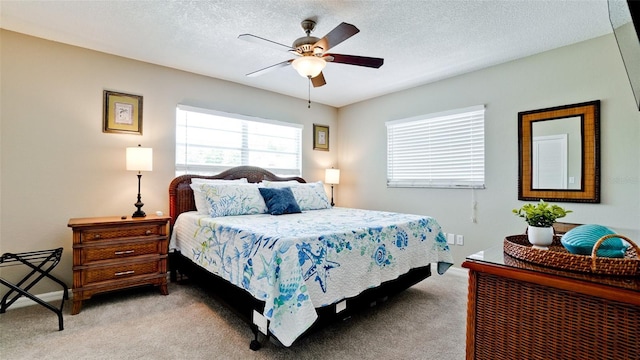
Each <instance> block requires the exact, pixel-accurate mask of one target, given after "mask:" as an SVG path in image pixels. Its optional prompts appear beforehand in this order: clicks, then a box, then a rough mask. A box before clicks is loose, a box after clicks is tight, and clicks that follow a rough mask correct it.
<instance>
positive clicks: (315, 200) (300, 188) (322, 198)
mask: <svg viewBox="0 0 640 360" xmlns="http://www.w3.org/2000/svg"><path fill="white" fill-rule="evenodd" d="M262 183H263V184H264V186H265V187H278V188H281V187H291V192H292V193H293V197H294V198H295V199H296V202H297V203H298V205H299V206H300V210H302V211H305V210H319V209H330V208H331V204H330V203H329V198H328V197H327V193H326V192H325V191H324V185H323V184H322V181H318V182H314V183H299V182H297V181H296V184H297V185H296V184H293V183H289V182H288V181H263V182H262Z"/></svg>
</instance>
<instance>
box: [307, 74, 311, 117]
mask: <svg viewBox="0 0 640 360" xmlns="http://www.w3.org/2000/svg"><path fill="white" fill-rule="evenodd" d="M308 85H309V97H308V99H309V104H308V105H307V109H311V76H309V83H308Z"/></svg>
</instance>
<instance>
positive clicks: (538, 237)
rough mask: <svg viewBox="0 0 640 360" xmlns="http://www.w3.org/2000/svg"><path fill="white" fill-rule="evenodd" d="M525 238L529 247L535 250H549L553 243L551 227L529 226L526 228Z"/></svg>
mask: <svg viewBox="0 0 640 360" xmlns="http://www.w3.org/2000/svg"><path fill="white" fill-rule="evenodd" d="M527 237H528V240H529V242H530V243H531V245H533V247H534V248H536V249H542V250H549V247H548V246H549V245H551V244H552V243H553V227H537V226H531V225H529V227H528V228H527Z"/></svg>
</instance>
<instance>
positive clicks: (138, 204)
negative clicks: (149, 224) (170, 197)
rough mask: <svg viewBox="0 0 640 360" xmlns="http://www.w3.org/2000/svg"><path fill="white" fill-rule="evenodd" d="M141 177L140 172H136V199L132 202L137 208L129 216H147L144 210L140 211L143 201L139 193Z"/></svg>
mask: <svg viewBox="0 0 640 360" xmlns="http://www.w3.org/2000/svg"><path fill="white" fill-rule="evenodd" d="M141 178H142V174H140V172H138V201H137V202H136V203H135V204H133V205H135V207H137V208H138V210H136V212H134V213H133V215H131V217H134V218H139V217H145V216H147V214H145V213H144V211H142V207H143V206H144V203H143V202H142V196H141V195H140V179H141Z"/></svg>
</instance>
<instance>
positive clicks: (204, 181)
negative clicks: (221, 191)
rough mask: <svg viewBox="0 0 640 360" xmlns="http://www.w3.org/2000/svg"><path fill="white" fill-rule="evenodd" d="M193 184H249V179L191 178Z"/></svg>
mask: <svg viewBox="0 0 640 360" xmlns="http://www.w3.org/2000/svg"><path fill="white" fill-rule="evenodd" d="M191 183H192V184H248V183H249V182H248V181H247V178H241V179H233V180H227V179H203V178H191Z"/></svg>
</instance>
